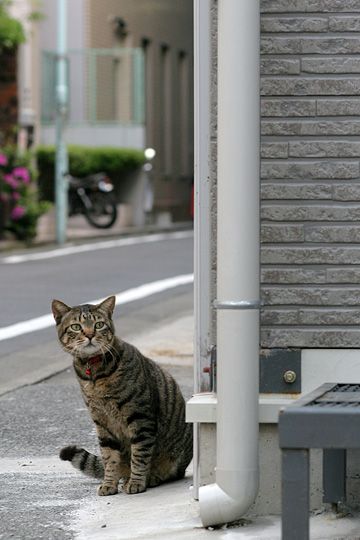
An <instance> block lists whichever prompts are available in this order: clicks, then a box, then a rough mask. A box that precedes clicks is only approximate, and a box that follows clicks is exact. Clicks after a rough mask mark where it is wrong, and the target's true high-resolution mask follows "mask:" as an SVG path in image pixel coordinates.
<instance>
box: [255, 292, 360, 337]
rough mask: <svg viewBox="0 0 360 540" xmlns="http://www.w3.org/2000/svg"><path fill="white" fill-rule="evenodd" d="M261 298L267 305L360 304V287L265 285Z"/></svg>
mask: <svg viewBox="0 0 360 540" xmlns="http://www.w3.org/2000/svg"><path fill="white" fill-rule="evenodd" d="M261 298H262V300H263V301H264V302H265V306H269V305H275V306H283V305H287V306H304V305H309V306H342V307H343V306H359V305H360V290H359V288H358V287H356V288H355V287H343V288H341V287H331V288H329V287H314V286H312V287H310V286H309V287H307V288H304V287H302V286H301V285H299V286H291V287H290V286H276V287H271V286H263V287H262V288H261ZM359 335H360V332H359Z"/></svg>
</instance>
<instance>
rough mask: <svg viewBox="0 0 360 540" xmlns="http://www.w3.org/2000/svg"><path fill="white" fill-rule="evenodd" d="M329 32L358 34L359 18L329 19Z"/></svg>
mask: <svg viewBox="0 0 360 540" xmlns="http://www.w3.org/2000/svg"><path fill="white" fill-rule="evenodd" d="M329 30H330V32H359V31H360V17H359V16H355V15H352V16H349V15H346V16H342V17H339V16H335V17H329Z"/></svg>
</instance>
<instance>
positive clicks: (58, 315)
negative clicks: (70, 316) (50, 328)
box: [51, 300, 71, 324]
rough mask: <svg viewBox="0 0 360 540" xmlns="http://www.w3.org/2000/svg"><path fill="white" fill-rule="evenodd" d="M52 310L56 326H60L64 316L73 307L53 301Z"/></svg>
mask: <svg viewBox="0 0 360 540" xmlns="http://www.w3.org/2000/svg"><path fill="white" fill-rule="evenodd" d="M51 309H52V312H53V315H54V319H55V322H56V324H59V323H60V322H61V319H62V318H63V316H64V315H65V314H66V313H68V312H69V311H70V310H71V307H69V306H67V305H66V304H64V302H60V300H53V301H52V302H51Z"/></svg>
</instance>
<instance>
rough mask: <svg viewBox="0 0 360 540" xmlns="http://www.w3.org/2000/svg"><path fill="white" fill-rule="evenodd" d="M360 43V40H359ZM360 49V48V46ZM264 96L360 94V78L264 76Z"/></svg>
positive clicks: (262, 93) (262, 89) (262, 84)
mask: <svg viewBox="0 0 360 540" xmlns="http://www.w3.org/2000/svg"><path fill="white" fill-rule="evenodd" d="M359 44H360V40H359ZM359 51H360V48H359ZM261 95H263V96H267V95H269V96H341V95H346V96H348V95H353V96H357V95H360V78H341V79H340V78H336V77H331V78H330V77H326V78H321V79H316V78H314V77H307V78H305V77H292V78H290V77H282V78H280V79H279V78H278V77H274V78H264V77H263V78H262V81H261Z"/></svg>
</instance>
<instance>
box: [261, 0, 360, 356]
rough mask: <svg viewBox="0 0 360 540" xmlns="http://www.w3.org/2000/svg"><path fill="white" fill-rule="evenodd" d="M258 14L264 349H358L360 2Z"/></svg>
mask: <svg viewBox="0 0 360 540" xmlns="http://www.w3.org/2000/svg"><path fill="white" fill-rule="evenodd" d="M261 12H262V13H261V32H262V43H261V51H262V60H261V74H262V78H261V88H262V89H261V96H262V98H261V113H262V123H261V131H262V148H261V153H262V165H261V177H262V188H261V196H262V248H261V260H262V272H261V279H262V299H263V301H264V304H265V305H264V308H263V310H262V315H261V322H262V331H261V345H262V347H263V348H272V347H279V348H281V347H300V348H302V347H315V348H316V347H330V348H333V347H360V166H359V164H360V139H359V135H360V0H262V1H261Z"/></svg>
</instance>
